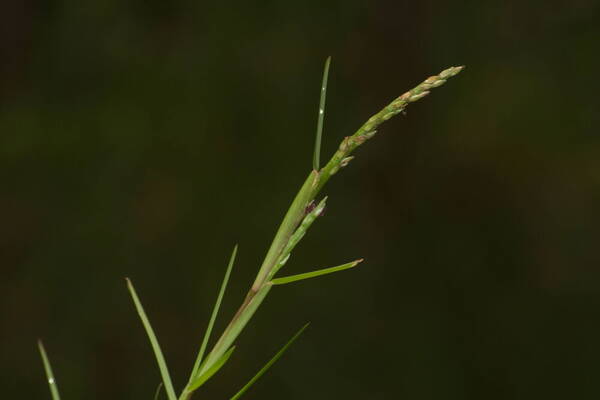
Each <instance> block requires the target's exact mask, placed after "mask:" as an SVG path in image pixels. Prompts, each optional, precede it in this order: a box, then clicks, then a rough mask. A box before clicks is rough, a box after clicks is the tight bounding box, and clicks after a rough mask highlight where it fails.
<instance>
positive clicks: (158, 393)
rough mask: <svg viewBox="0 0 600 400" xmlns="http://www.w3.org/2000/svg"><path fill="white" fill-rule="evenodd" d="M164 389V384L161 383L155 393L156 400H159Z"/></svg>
mask: <svg viewBox="0 0 600 400" xmlns="http://www.w3.org/2000/svg"><path fill="white" fill-rule="evenodd" d="M162 387H163V383H162V382H161V383H159V384H158V387H157V388H156V392H154V400H158V396H159V395H160V389H162Z"/></svg>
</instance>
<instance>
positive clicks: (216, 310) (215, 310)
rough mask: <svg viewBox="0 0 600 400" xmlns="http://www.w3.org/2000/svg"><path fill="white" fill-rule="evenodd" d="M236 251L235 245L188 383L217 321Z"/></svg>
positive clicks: (194, 374)
mask: <svg viewBox="0 0 600 400" xmlns="http://www.w3.org/2000/svg"><path fill="white" fill-rule="evenodd" d="M237 249H238V246H237V244H236V245H235V247H234V248H233V252H232V253H231V257H230V258H229V265H227V271H225V277H224V278H223V283H221V289H220V290H219V295H218V296H217V301H216V302H215V306H214V307H213V311H212V315H211V316H210V322H209V323H208V327H207V328H206V332H205V333H204V339H202V346H200V351H199V352H198V357H196V362H195V363H194V368H193V369H192V374H191V375H190V382H191V381H192V380H193V379H194V378H195V377H196V374H197V373H198V368H199V367H200V363H201V362H202V358H203V357H204V352H205V351H206V346H207V345H208V340H209V339H210V334H211V332H212V329H213V326H214V324H215V320H216V319H217V314H218V313H219V308H220V307H221V301H222V300H223V295H224V294H225V289H226V288H227V283H228V282H229V276H230V275H231V269H232V268H233V264H234V262H235V257H236V255H237Z"/></svg>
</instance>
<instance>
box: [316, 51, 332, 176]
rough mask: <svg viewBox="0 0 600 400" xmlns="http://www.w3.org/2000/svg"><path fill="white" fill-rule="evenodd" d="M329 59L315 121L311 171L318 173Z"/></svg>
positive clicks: (328, 59)
mask: <svg viewBox="0 0 600 400" xmlns="http://www.w3.org/2000/svg"><path fill="white" fill-rule="evenodd" d="M330 64H331V57H327V60H326V61H325V68H324V69H323V81H322V83H321V99H320V100H319V117H318V119H317V134H316V138H315V151H314V153H313V169H314V170H315V171H318V170H319V168H320V163H321V139H322V135H323V120H324V118H325V99H326V97H327V80H328V79H329V65H330Z"/></svg>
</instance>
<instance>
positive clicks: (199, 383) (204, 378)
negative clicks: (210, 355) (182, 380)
mask: <svg viewBox="0 0 600 400" xmlns="http://www.w3.org/2000/svg"><path fill="white" fill-rule="evenodd" d="M233 350H235V346H232V347H231V348H230V349H229V350H227V351H226V352H225V354H223V355H222V356H221V358H219V360H217V362H215V363H214V364H213V365H212V366H211V367H210V368H209V369H207V370H206V371H205V372H204V373H203V374H202V375H200V376H199V377H197V378H196V379H195V380H194V381H193V382H192V383H191V384H190V386H189V391H190V392H192V391H194V390H196V389H198V388H199V387H200V386H202V385H204V383H205V382H206V381H207V380H209V379H210V378H211V377H212V376H213V375H214V374H215V373H217V371H218V370H220V369H221V367H222V366H223V365H225V363H226V362H227V360H229V357H231V353H233Z"/></svg>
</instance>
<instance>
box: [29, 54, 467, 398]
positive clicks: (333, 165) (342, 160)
mask: <svg viewBox="0 0 600 400" xmlns="http://www.w3.org/2000/svg"><path fill="white" fill-rule="evenodd" d="M330 62H331V59H330V58H328V59H327V61H326V62H325V68H324V72H323V81H322V84H321V96H320V102H319V112H318V118H317V130H316V135H315V146H314V152H313V160H312V161H313V162H312V170H311V171H310V172H309V173H308V176H307V177H306V179H305V181H304V183H303V184H302V186H301V187H300V190H299V191H298V193H297V195H296V197H295V198H294V200H293V201H292V203H291V205H290V207H289V209H288V211H287V213H286V214H285V216H284V218H283V221H282V222H281V225H280V226H279V229H278V230H277V233H276V234H275V237H274V239H273V242H272V244H271V247H270V248H269V250H268V252H267V254H266V256H265V259H264V261H263V263H262V265H261V266H260V268H259V270H258V273H257V275H256V278H255V280H254V282H253V284H252V285H251V287H250V289H249V291H248V293H247V294H246V297H245V299H244V301H243V302H242V304H241V306H240V307H239V309H238V311H237V312H236V313H235V315H234V316H233V318H232V319H231V321H230V322H229V324H228V325H227V327H226V328H225V330H224V331H223V332H222V333H221V335H220V336H219V338H218V339H217V341H216V342H215V344H214V345H213V346H212V348H211V349H210V351H208V353H207V349H208V343H209V341H210V337H211V334H212V329H213V326H214V323H215V320H216V318H217V315H218V312H219V308H220V306H221V301H222V299H223V296H224V294H225V291H226V288H227V283H228V282H229V278H230V276H231V271H232V269H233V266H234V263H235V259H236V255H237V249H238V248H237V245H236V246H235V247H234V248H233V252H232V254H231V256H230V259H229V263H228V266H227V269H226V272H225V277H224V279H223V282H222V284H221V287H220V290H219V293H218V296H217V300H216V302H215V305H214V307H213V311H212V314H211V318H210V321H209V323H208V326H207V329H206V332H205V334H204V337H203V339H202V341H201V344H200V348H199V351H198V355H197V357H196V360H195V362H194V365H193V367H192V369H191V372H190V376H189V379H188V381H187V383H186V385H185V387H184V388H183V389H182V390H181V392H180V394H179V395H177V394H176V393H177V392H176V390H175V388H174V387H173V383H172V380H171V376H170V373H169V369H168V367H167V363H166V361H165V358H164V356H163V353H162V350H161V347H160V345H159V343H158V339H157V338H156V335H155V334H154V330H153V329H152V326H151V324H150V321H149V319H148V317H147V316H146V313H145V311H144V308H143V306H142V303H141V301H140V299H139V297H138V295H137V293H136V291H135V289H134V287H133V284H132V283H131V281H130V280H129V279H127V280H126V282H127V288H128V289H129V292H130V294H131V297H132V300H133V303H134V305H135V308H136V310H137V312H138V314H139V316H140V319H141V321H142V324H143V326H144V329H145V330H146V334H147V335H148V339H149V340H150V344H151V347H152V350H153V352H154V355H155V357H156V361H157V364H158V367H159V370H160V374H161V377H162V385H161V386H162V387H164V393H166V396H167V398H168V399H169V400H188V399H190V398H191V397H192V395H193V394H194V393H195V392H197V391H198V390H199V389H200V388H201V387H202V386H203V385H204V384H205V383H206V382H207V381H208V380H209V379H210V378H212V377H213V376H214V375H215V374H216V373H217V372H218V371H219V370H220V369H221V368H222V367H223V366H224V365H226V364H227V362H228V360H229V358H230V356H231V354H232V353H233V352H234V350H235V345H234V343H235V341H236V339H237V338H238V336H239V335H240V333H241V332H242V331H243V330H244V328H245V327H246V325H247V324H248V322H249V321H250V319H251V318H252V316H253V315H254V313H255V312H256V310H257V309H258V308H259V307H260V305H261V304H262V303H263V301H264V300H265V298H266V297H267V295H268V294H269V292H270V290H271V288H272V287H273V286H276V285H286V284H290V283H293V282H297V281H300V280H305V279H310V278H316V277H319V276H321V275H325V274H331V273H335V272H340V271H343V270H346V269H350V268H353V267H355V266H357V265H358V264H359V263H360V262H362V261H363V260H362V259H360V260H354V261H350V262H346V263H344V264H341V265H339V266H335V267H328V268H323V269H318V270H315V271H311V272H306V273H301V274H296V275H291V276H279V275H278V273H279V272H280V271H281V269H282V268H283V267H284V266H285V264H286V262H287V261H288V260H289V258H290V256H291V254H292V251H293V250H294V248H295V247H296V245H297V244H298V243H299V242H300V241H301V240H302V238H303V237H304V236H305V235H306V233H307V231H308V230H309V228H310V227H311V226H312V224H313V223H314V222H315V221H316V220H317V219H318V218H319V217H320V216H322V215H323V212H324V210H325V206H326V202H327V197H323V198H322V199H321V200H320V201H318V202H317V196H318V195H319V193H320V192H321V191H322V189H323V187H324V186H325V184H326V183H327V181H329V179H330V178H331V177H332V176H334V175H335V174H336V173H337V172H338V171H340V170H341V169H343V168H345V167H346V166H348V164H349V162H350V161H351V160H352V159H353V157H354V156H352V155H351V154H352V153H353V152H354V150H356V149H357V148H358V147H359V146H361V145H362V144H364V143H365V142H366V141H367V140H369V139H371V138H373V137H374V136H375V134H376V132H377V128H378V127H379V125H381V124H382V123H383V122H385V121H387V120H389V119H390V118H392V117H393V116H395V115H397V114H399V113H401V112H403V111H404V110H405V108H406V107H407V106H408V105H409V104H410V103H414V102H415V101H418V100H420V99H422V98H423V97H425V96H427V95H428V94H429V93H430V91H431V89H433V88H436V87H439V86H441V85H443V84H444V83H445V82H446V81H447V80H448V79H449V78H451V77H453V76H455V75H456V74H458V73H459V72H460V71H461V70H462V69H463V67H451V68H448V69H445V70H444V71H442V72H441V73H440V74H438V75H433V76H431V77H429V78H427V79H426V80H425V81H423V82H422V83H420V84H419V85H417V86H416V87H414V88H413V89H411V90H409V91H407V92H406V93H404V94H402V95H401V96H399V97H398V98H396V99H394V100H393V101H392V102H391V103H390V104H388V105H387V106H386V107H384V108H383V109H382V110H380V111H379V112H378V113H376V114H375V115H373V116H372V117H371V118H369V119H368V120H367V121H366V122H365V123H364V124H363V125H362V126H361V127H360V128H359V129H358V130H357V131H356V132H355V133H354V134H353V135H350V136H347V137H345V138H344V139H343V140H342V142H341V143H340V145H339V147H338V149H337V151H336V152H335V153H334V154H333V156H332V157H331V159H330V160H329V161H328V162H327V163H326V164H325V165H324V166H323V167H321V160H320V157H321V141H322V132H323V122H324V117H325V99H326V93H327V81H328V76H329V66H330ZM307 327H308V324H305V325H304V326H303V327H302V328H301V329H300V330H299V331H298V332H296V334H295V335H294V336H293V337H292V338H291V339H290V340H289V341H288V342H287V343H286V344H285V345H284V346H283V347H282V348H281V350H279V351H278V352H277V353H276V354H275V355H274V356H273V357H272V358H271V359H270V360H269V361H268V362H267V363H266V364H265V366H264V367H262V368H261V369H260V370H259V371H258V372H257V373H256V374H255V375H254V376H253V377H252V378H251V379H250V381H249V382H248V383H247V384H245V385H244V386H242V388H241V389H240V390H239V391H238V392H237V393H236V394H234V395H233V396H232V397H231V398H230V399H231V400H237V399H238V398H240V397H241V396H242V395H243V394H244V393H246V391H247V390H248V389H249V388H250V387H251V386H252V385H253V384H254V383H255V382H256V381H257V380H258V379H259V378H260V377H261V376H262V375H263V374H264V373H265V372H266V371H267V370H268V369H269V368H270V367H271V366H272V365H273V364H274V363H275V362H276V361H277V360H278V359H279V358H280V357H281V356H282V354H283V353H284V352H285V351H286V350H287V349H288V348H289V346H290V345H291V344H292V343H293V342H294V341H295V340H296V339H297V338H298V337H299V336H300V335H301V334H302V333H303V332H304V331H305V329H306V328H307ZM39 350H40V354H41V356H42V360H43V364H44V368H45V371H46V375H47V378H48V383H49V385H50V391H51V395H52V399H53V400H60V396H59V393H58V388H57V386H56V380H55V378H54V374H53V372H52V368H51V366H50V362H49V361H48V357H47V355H46V352H45V350H44V347H43V345H42V343H41V342H39ZM161 386H159V388H158V389H157V391H156V394H155V398H158V397H159V393H161V392H160V389H161Z"/></svg>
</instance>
